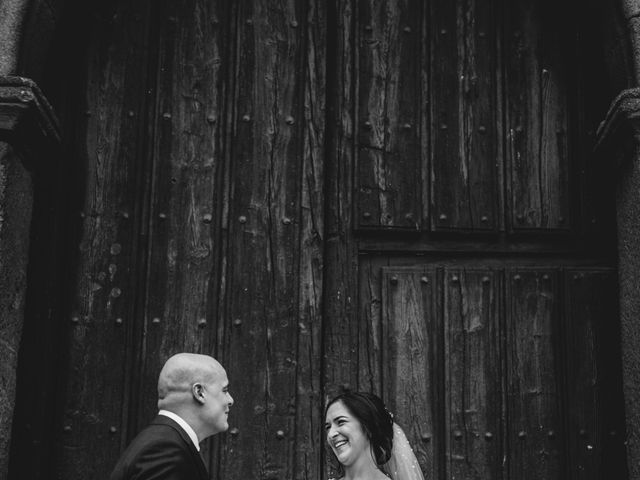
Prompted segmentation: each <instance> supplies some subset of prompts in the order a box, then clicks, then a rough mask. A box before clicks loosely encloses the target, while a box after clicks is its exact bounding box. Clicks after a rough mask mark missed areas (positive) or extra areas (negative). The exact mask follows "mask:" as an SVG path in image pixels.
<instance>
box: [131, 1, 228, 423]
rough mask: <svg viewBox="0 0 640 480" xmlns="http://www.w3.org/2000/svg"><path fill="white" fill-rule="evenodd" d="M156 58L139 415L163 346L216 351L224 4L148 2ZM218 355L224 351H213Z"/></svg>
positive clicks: (148, 407) (166, 350)
mask: <svg viewBox="0 0 640 480" xmlns="http://www.w3.org/2000/svg"><path fill="white" fill-rule="evenodd" d="M154 8H155V9H156V10H157V15H158V17H157V18H158V30H157V35H158V36H157V48H158V60H157V64H156V65H155V71H153V72H152V73H151V75H153V78H154V84H155V85H156V87H155V91H154V94H155V95H154V105H153V108H152V109H151V110H150V113H149V115H150V119H149V120H150V121H149V131H150V132H151V134H152V136H153V143H152V145H151V148H150V151H149V156H150V158H151V162H152V163H151V164H150V168H149V171H148V175H149V182H150V183H149V188H150V194H149V195H150V204H149V209H148V216H147V217H146V218H145V228H147V229H148V244H147V245H146V256H147V265H148V267H147V269H146V272H145V277H146V278H145V289H146V292H145V297H144V305H143V307H142V308H143V310H142V317H143V318H142V319H141V320H142V321H143V322H144V331H145V332H146V335H145V336H144V338H143V342H144V344H143V351H144V352H145V354H144V358H143V361H142V368H143V369H144V370H143V371H144V373H143V375H142V377H143V381H142V390H141V395H140V402H141V404H140V409H141V412H145V413H144V414H141V415H140V416H139V417H140V420H141V422H142V424H141V425H140V427H142V426H143V425H144V422H145V421H148V418H149V417H151V416H152V415H153V413H154V412H155V409H156V406H155V404H154V403H153V402H150V401H149V399H151V398H153V397H154V396H155V394H156V383H157V382H156V377H157V374H158V373H159V372H160V369H161V368H162V365H163V364H164V362H165V361H166V359H167V358H169V357H170V356H171V355H173V354H175V353H178V352H181V351H189V352H198V353H204V354H208V355H213V356H217V354H218V352H217V350H216V348H215V335H216V333H217V322H218V317H217V315H216V314H217V308H216V307H217V302H218V299H219V291H220V285H221V283H222V275H223V270H222V268H221V265H220V259H219V251H220V238H221V234H220V224H221V210H222V208H221V206H222V188H221V184H220V181H221V178H222V174H221V173H222V172H223V155H222V152H221V127H220V125H221V123H224V122H221V117H222V118H223V113H224V111H223V100H224V98H225V84H224V83H223V81H222V80H223V78H224V70H223V65H226V64H228V58H227V56H228V52H227V51H226V49H225V44H224V43H223V34H224V31H223V27H222V25H224V24H225V20H226V19H225V16H224V13H225V12H224V11H221V9H220V7H219V5H217V4H216V3H215V2H214V3H212V2H205V1H201V0H183V1H180V2H156V3H155V4H154ZM221 361H222V359H221Z"/></svg>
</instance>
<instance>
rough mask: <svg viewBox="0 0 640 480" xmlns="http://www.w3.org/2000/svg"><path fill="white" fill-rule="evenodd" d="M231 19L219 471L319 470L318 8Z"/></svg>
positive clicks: (311, 473) (228, 474) (239, 13)
mask: <svg viewBox="0 0 640 480" xmlns="http://www.w3.org/2000/svg"><path fill="white" fill-rule="evenodd" d="M232 16H233V21H232V24H233V25H234V28H233V30H232V32H233V34H232V36H233V37H234V38H235V39H236V42H237V43H236V44H235V46H234V51H235V54H234V59H233V64H234V70H233V73H232V74H233V78H232V83H233V88H232V89H231V91H232V92H233V98H232V100H231V105H230V108H229V109H228V112H229V120H228V121H229V129H230V138H229V140H228V142H229V143H228V145H229V147H228V148H229V152H228V157H227V161H228V166H229V177H228V178H229V185H228V188H229V205H228V207H225V210H226V209H227V208H228V210H226V211H225V213H228V217H226V218H225V222H226V223H225V225H224V227H223V228H224V229H225V230H226V231H227V234H228V237H227V238H226V239H225V244H224V252H223V255H224V259H225V260H224V261H225V264H226V268H227V269H228V270H227V275H226V277H225V289H226V292H227V296H226V304H225V310H224V319H223V321H224V331H225V332H226V336H225V344H224V347H225V355H224V358H225V359H226V361H227V362H228V365H229V368H228V372H229V376H230V379H231V382H234V383H233V385H234V386H235V387H234V394H235V396H236V397H237V398H238V399H243V401H239V402H238V403H237V405H236V406H234V407H233V409H232V411H231V416H230V418H231V430H230V435H229V443H228V446H227V448H226V449H225V450H224V452H223V454H222V459H221V463H222V468H221V471H220V476H221V477H224V478H230V479H244V478H294V477H295V478H299V477H307V476H308V477H312V478H313V477H319V476H320V470H319V469H320V468H321V465H320V461H319V457H320V455H321V454H322V449H321V448H320V446H319V443H318V442H320V441H321V438H320V437H319V435H320V432H319V430H314V427H317V426H318V425H319V424H320V419H319V415H320V412H319V409H318V408H317V407H318V405H319V402H320V399H319V390H318V389H319V380H318V378H317V377H314V375H313V374H312V372H314V371H315V372H317V371H318V370H317V364H318V362H319V354H320V348H319V334H320V332H321V329H320V327H319V326H318V325H317V323H318V322H317V320H318V315H319V312H318V302H319V296H320V295H321V284H322V281H321V276H320V275H319V272H320V269H321V264H322V260H321V252H322V248H321V241H322V240H321V238H320V237H319V236H318V228H321V223H320V222H321V220H320V219H321V218H322V215H321V213H320V211H319V210H320V209H321V206H322V202H323V200H322V197H321V194H320V192H322V191H323V184H322V172H323V170H322V162H323V158H322V156H321V155H320V154H319V150H320V149H321V148H322V145H323V131H324V126H323V124H322V121H323V120H321V118H323V117H322V114H321V111H322V110H323V105H322V103H315V102H316V98H315V97H314V92H317V94H318V95H319V96H320V97H322V95H323V93H322V92H323V88H324V79H323V75H324V73H322V72H324V47H323V46H322V45H316V44H313V45H310V44H308V43H307V41H306V40H307V38H308V37H310V36H314V35H316V34H317V30H316V29H317V28H319V26H321V25H324V24H325V20H324V18H323V6H322V5H321V4H320V3H316V2H314V1H309V2H294V3H288V4H281V5H280V4H278V5H276V4H274V3H273V2H270V1H258V0H256V1H253V2H242V3H236V4H234V6H233V9H232ZM319 38H322V37H319ZM301 67H302V69H303V71H304V72H305V74H304V75H301V74H300V70H301ZM318 75H319V76H318ZM316 116H317V117H316ZM316 220H317V221H316ZM234 379H235V380H234ZM297 421H300V423H299V424H298V423H297ZM298 469H299V470H298Z"/></svg>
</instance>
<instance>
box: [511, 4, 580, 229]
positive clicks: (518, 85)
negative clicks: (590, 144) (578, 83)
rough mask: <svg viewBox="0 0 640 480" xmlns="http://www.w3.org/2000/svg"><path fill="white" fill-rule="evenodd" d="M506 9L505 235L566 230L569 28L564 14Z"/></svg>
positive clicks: (541, 7)
mask: <svg viewBox="0 0 640 480" xmlns="http://www.w3.org/2000/svg"><path fill="white" fill-rule="evenodd" d="M505 8H506V10H507V13H506V30H505V39H504V43H505V48H506V55H505V56H506V65H505V71H506V85H505V91H506V101H507V105H506V109H507V129H508V134H507V135H508V136H507V144H508V147H507V152H506V154H507V155H506V156H507V174H508V183H507V192H508V195H507V198H508V202H509V203H508V214H507V219H508V222H509V226H510V228H511V230H512V231H526V230H541V231H545V230H548V231H563V230H567V229H568V228H569V226H570V223H571V218H570V200H569V194H570V191H569V171H570V158H569V133H570V128H569V90H568V85H570V84H571V82H570V80H571V79H570V76H569V75H570V72H571V68H570V65H571V61H572V59H573V55H572V50H571V42H570V40H567V38H570V37H569V33H568V31H569V30H570V28H569V27H567V26H566V25H567V24H563V23H562V19H563V18H565V17H564V16H563V14H562V12H563V9H562V8H560V9H559V10H556V9H555V8H552V7H551V5H550V4H549V5H547V4H546V3H544V2H529V1H527V0H517V1H514V2H506V7H505ZM568 24H570V23H568ZM563 32H567V33H566V35H567V38H564V37H562V33H563Z"/></svg>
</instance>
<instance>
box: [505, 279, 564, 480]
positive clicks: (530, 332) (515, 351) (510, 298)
mask: <svg viewBox="0 0 640 480" xmlns="http://www.w3.org/2000/svg"><path fill="white" fill-rule="evenodd" d="M505 276H506V279H505V282H506V295H507V296H506V299H507V320H506V327H505V328H506V339H507V352H506V356H505V361H506V382H507V387H506V389H507V390H506V394H507V416H508V419H509V420H508V427H507V438H506V441H507V460H508V472H509V478H518V479H523V480H527V479H538V478H546V479H554V478H557V479H562V478H565V474H564V471H563V456H564V451H563V438H564V435H563V427H562V417H561V413H562V412H561V410H560V408H561V398H562V397H561V394H562V391H561V382H562V372H561V371H560V367H561V350H560V348H561V345H560V338H559V333H560V331H561V325H559V320H560V319H559V317H558V302H559V298H558V284H559V278H558V277H559V272H558V270H557V269H535V268H527V269H524V268H518V269H508V270H507V271H506V274H505Z"/></svg>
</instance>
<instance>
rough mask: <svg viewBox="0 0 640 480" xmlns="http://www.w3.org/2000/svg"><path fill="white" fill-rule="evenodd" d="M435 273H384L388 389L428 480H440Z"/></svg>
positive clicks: (393, 408) (389, 400)
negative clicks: (431, 479)
mask: <svg viewBox="0 0 640 480" xmlns="http://www.w3.org/2000/svg"><path fill="white" fill-rule="evenodd" d="M436 283H437V276H436V271H435V270H434V269H432V268H420V267H417V268H412V269H407V268H405V269H399V268H394V267H388V268H383V273H382V298H383V315H382V338H383V352H384V356H383V359H382V360H383V364H384V368H383V385H384V393H385V395H386V401H387V405H388V408H389V409H391V411H393V412H394V413H395V414H396V418H397V419H398V420H397V421H398V423H399V424H400V426H401V427H402V428H403V430H404V431H405V434H406V435H407V438H408V439H409V442H410V443H411V445H412V446H413V448H414V451H415V453H416V456H417V458H418V461H419V462H420V466H421V468H422V470H423V472H424V473H425V475H426V476H427V478H440V475H441V472H443V465H442V461H441V458H440V454H439V452H440V451H441V448H442V446H441V443H442V432H441V431H440V425H439V421H438V412H437V408H436V407H437V406H438V405H439V404H440V402H439V401H438V398H439V397H440V396H441V395H442V392H441V391H440V388H439V386H438V379H439V374H438V371H439V370H440V368H441V367H439V362H440V361H439V357H440V355H441V345H442V330H441V326H440V321H439V315H438V305H437V303H438V301H437V286H436Z"/></svg>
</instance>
